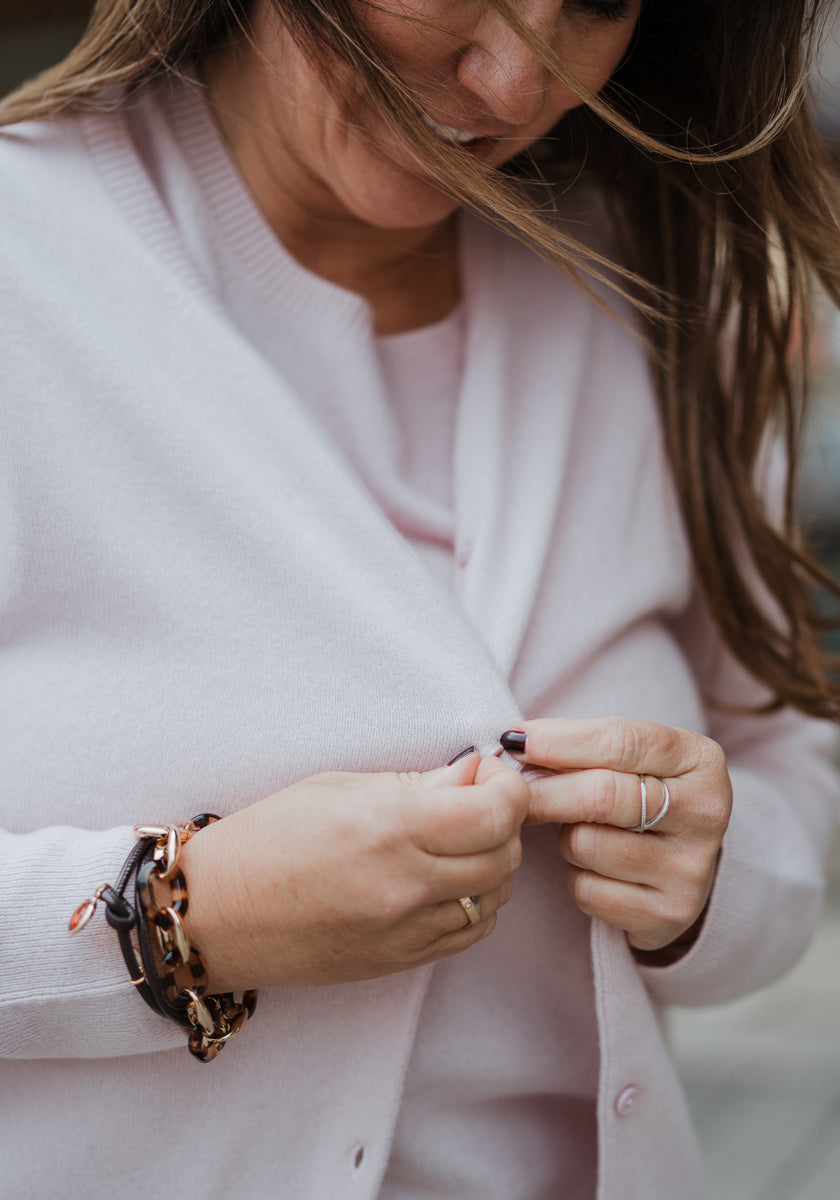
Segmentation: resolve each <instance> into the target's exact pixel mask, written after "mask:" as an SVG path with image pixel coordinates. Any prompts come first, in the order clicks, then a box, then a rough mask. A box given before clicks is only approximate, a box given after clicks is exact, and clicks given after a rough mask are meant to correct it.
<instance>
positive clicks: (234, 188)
mask: <svg viewBox="0 0 840 1200" xmlns="http://www.w3.org/2000/svg"><path fill="white" fill-rule="evenodd" d="M166 103H167V115H168V118H169V121H170V124H171V127H172V129H173V132H174V134H175V138H176V141H177V143H178V146H179V148H180V150H181V153H182V154H183V155H184V158H185V160H186V161H187V163H188V165H189V167H190V170H191V171H192V173H193V175H194V176H195V178H196V180H197V181H198V183H199V185H200V187H201V192H202V195H203V197H204V202H205V203H206V205H207V209H208V211H209V213H210V215H211V220H212V224H213V227H214V228H215V229H216V230H217V231H218V234H219V236H220V237H221V238H223V239H224V241H225V244H226V245H227V246H228V248H229V249H230V251H231V253H232V256H233V257H235V258H236V260H237V262H238V265H239V267H240V269H241V271H242V274H243V276H244V277H247V279H248V282H249V285H250V287H251V288H252V289H253V290H254V291H255V292H257V293H258V294H259V296H260V298H261V300H262V301H263V302H264V303H267V304H270V305H271V306H272V307H276V308H278V309H281V310H283V312H284V313H286V314H289V315H291V316H293V317H294V318H295V319H297V320H303V321H309V320H317V321H324V320H329V321H330V322H331V323H333V322H334V323H335V324H337V325H343V326H346V327H356V328H357V329H359V330H364V331H366V332H369V331H370V329H371V327H372V323H373V322H372V314H371V311H370V306H369V305H368V303H367V302H366V301H365V300H363V299H362V297H361V296H357V295H355V294H354V293H353V292H349V291H347V290H345V289H344V288H340V287H338V286H337V285H335V284H333V283H330V282H328V281H327V280H325V279H322V278H321V277H320V276H318V275H315V274H313V273H312V272H311V271H308V270H307V269H306V268H305V267H302V266H301V264H300V263H299V262H298V261H297V259H295V258H294V257H293V256H292V255H291V254H290V253H289V251H288V250H287V249H286V247H285V246H284V245H283V243H282V242H281V241H280V239H279V238H278V237H277V235H276V234H275V233H274V231H273V230H272V228H271V226H270V225H269V224H268V222H267V221H266V219H265V217H264V216H263V214H262V212H261V211H260V209H259V208H258V206H257V204H256V201H255V200H254V197H253V196H252V194H251V192H250V191H249V189H248V187H247V185H246V183H245V181H244V179H243V178H242V176H241V175H240V173H239V171H238V169H237V167H236V165H235V163H234V161H233V158H232V157H231V154H230V151H229V149H228V147H227V144H226V143H225V141H224V138H223V136H222V134H221V132H220V130H219V128H218V126H217V125H216V122H215V120H214V118H213V114H212V111H211V109H210V105H209V103H208V101H207V96H206V91H205V89H204V87H203V85H202V84H201V83H200V81H199V80H198V79H196V78H193V79H192V80H190V81H180V80H174V81H173V84H172V87H171V91H170V92H169V94H168V95H167V98H166Z"/></svg>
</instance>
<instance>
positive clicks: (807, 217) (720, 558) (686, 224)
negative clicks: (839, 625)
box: [0, 0, 840, 719]
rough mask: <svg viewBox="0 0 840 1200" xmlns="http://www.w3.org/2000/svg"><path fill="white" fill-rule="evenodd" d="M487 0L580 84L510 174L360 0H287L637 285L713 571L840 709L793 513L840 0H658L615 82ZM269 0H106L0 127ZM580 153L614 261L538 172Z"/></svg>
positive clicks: (198, 38) (467, 189)
mask: <svg viewBox="0 0 840 1200" xmlns="http://www.w3.org/2000/svg"><path fill="white" fill-rule="evenodd" d="M487 2H488V3H491V4H493V6H494V7H496V8H498V9H499V10H500V11H501V12H503V13H504V15H505V17H506V19H507V20H508V21H509V23H510V24H511V25H512V26H513V27H514V28H515V29H516V30H517V32H518V33H519V35H520V36H521V37H522V38H523V40H525V41H526V42H527V43H528V45H529V46H531V47H532V49H533V51H534V53H535V54H537V55H538V56H539V58H540V59H541V61H542V62H543V63H544V64H545V66H546V67H547V68H548V69H549V70H550V71H551V72H552V74H554V75H555V76H557V77H559V78H561V79H563V81H564V82H566V83H568V84H569V85H570V86H573V87H576V88H577V90H578V94H579V95H580V96H581V98H582V100H583V103H582V105H581V106H580V107H579V108H577V109H575V110H573V111H572V112H571V113H569V114H568V115H567V116H566V117H565V118H564V119H563V121H562V122H561V123H560V125H559V126H558V127H557V128H556V129H555V130H554V131H552V135H551V137H550V138H547V139H545V141H544V142H543V143H541V144H540V145H539V146H538V147H536V148H534V149H533V150H532V152H530V153H529V154H528V155H526V156H523V158H522V159H521V160H520V161H518V162H516V163H514V164H509V165H508V167H506V168H505V170H504V172H502V173H492V174H491V173H488V172H486V171H482V170H481V169H480V168H478V167H473V166H472V165H470V164H466V165H465V164H464V163H463V157H464V156H457V155H456V154H455V153H454V152H451V151H449V150H448V149H447V148H445V147H442V145H441V143H439V142H438V141H437V139H435V138H434V137H433V135H431V134H430V132H429V130H428V129H427V128H426V127H425V125H424V124H423V122H422V121H421V120H420V119H419V118H418V115H417V112H416V110H415V109H414V107H413V105H412V103H411V96H410V94H409V93H408V91H407V89H406V88H405V86H404V85H403V84H402V82H401V81H400V79H399V78H398V77H397V76H396V75H395V74H394V73H393V72H392V71H391V70H390V69H389V66H388V63H387V62H385V61H383V59H382V58H381V56H380V55H379V53H378V51H377V48H376V46H375V45H372V44H371V43H370V41H369V39H368V38H367V36H366V34H365V30H364V26H363V24H362V23H361V22H360V21H359V19H358V18H357V17H356V16H355V15H354V11H353V5H352V4H351V3H350V0H273V3H274V4H275V6H276V8H277V10H278V12H279V13H280V14H281V16H282V17H283V19H284V20H285V21H286V23H287V25H288V27H289V28H290V30H291V31H292V33H293V34H294V35H295V37H297V38H298V40H299V41H300V43H301V44H302V45H303V46H304V47H305V48H307V49H308V50H310V51H311V52H312V54H313V55H314V56H315V57H321V58H322V59H323V52H324V51H326V52H327V55H328V56H331V55H337V56H338V57H339V58H340V59H341V60H343V61H344V62H345V63H347V64H348V65H349V66H350V67H352V69H353V71H354V72H355V74H356V75H357V77H358V78H359V80H360V82H361V83H362V84H363V86H364V87H365V88H366V90H367V92H368V93H369V95H370V96H371V97H372V99H373V100H374V102H375V103H376V104H377V106H378V107H379V109H380V111H382V112H383V114H384V115H385V116H386V118H387V119H388V120H389V122H390V123H391V124H392V126H394V127H395V128H397V129H399V130H401V131H402V132H403V134H404V136H405V137H406V138H407V139H408V140H409V142H410V144H412V145H414V146H415V147H417V148H418V151H422V153H423V155H424V160H425V161H426V162H428V161H431V162H432V163H433V164H434V169H435V170H436V172H437V174H438V178H439V180H440V183H441V186H442V187H444V188H446V189H447V190H448V191H449V192H450V193H451V194H452V195H454V196H456V197H457V198H458V199H459V200H461V201H464V202H466V203H469V204H471V205H472V206H473V207H474V208H477V209H478V210H479V211H481V212H483V213H484V214H485V215H487V216H489V217H490V218H491V219H494V220H496V221H497V222H499V223H500V224H502V225H503V226H504V227H505V228H506V229H507V231H508V232H510V233H512V234H513V235H514V236H519V237H521V238H522V239H523V240H525V241H527V242H528V243H529V244H530V245H531V246H532V247H533V248H534V249H535V250H536V251H537V252H538V253H540V254H542V255H543V256H544V257H546V258H547V259H549V260H550V261H552V262H554V263H555V264H556V265H557V266H558V267H560V269H562V270H563V271H564V272H566V273H567V274H570V275H572V276H573V277H574V278H575V279H576V280H577V281H578V282H580V283H581V284H582V286H586V283H585V278H584V277H585V276H586V275H588V276H589V277H592V276H595V277H596V278H598V279H603V280H605V281H606V282H608V283H609V284H610V285H611V286H613V287H615V288H617V289H618V290H620V291H622V292H623V293H624V294H629V295H630V296H631V298H632V299H633V301H634V303H635V304H636V307H637V308H638V309H639V311H640V313H641V317H642V321H643V325H644V329H645V333H646V339H647V344H648V346H649V351H650V359H651V363H652V368H653V372H654V378H655V381H656V386H657V392H658V396H659V402H660V408H661V413H662V421H663V427H664V433H665V439H666V444H667V447H668V452H669V454H670V458H671V462H672V464H673V469H674V478H675V481H676V485H677V488H678V492H679V495H680V501H681V506H682V512H683V518H684V521H685V525H686V529H687V532H688V537H689V540H690V543H691V547H692V551H693V555H694V561H695V566H696V571H697V575H698V578H699V580H700V583H701V586H702V588H703V591H704V593H705V596H706V599H707V602H708V604H709V607H710V610H711V612H712V615H713V616H714V618H715V620H716V621H717V623H718V626H719V627H720V630H721V633H722V636H723V638H724V640H725V642H726V644H727V645H728V646H729V648H730V650H731V651H732V652H733V653H734V654H735V656H736V657H737V658H738V659H739V660H740V661H741V662H742V663H743V664H744V665H745V666H746V667H747V668H748V670H749V671H751V673H752V674H753V675H754V676H755V677H756V678H757V679H758V680H760V681H761V682H763V683H764V684H765V685H766V687H767V688H768V692H769V694H770V696H772V697H773V699H774V701H775V703H777V704H780V703H785V704H791V705H794V706H795V707H797V708H799V709H801V710H803V711H804V712H808V713H811V714H814V715H819V716H827V717H831V718H833V719H837V717H838V712H840V707H839V705H838V702H839V701H840V686H838V685H837V684H835V683H834V682H833V681H832V680H831V678H830V676H829V674H828V667H829V665H830V664H829V663H828V662H827V661H826V658H825V656H824V654H823V651H822V649H821V631H822V629H823V627H824V625H825V621H823V620H821V619H820V617H819V615H818V612H817V610H816V607H815V603H814V600H813V588H814V586H815V585H817V586H820V587H822V588H823V589H825V590H826V591H828V592H829V593H830V594H831V595H832V596H834V597H835V598H836V599H840V585H838V584H837V583H836V582H835V581H834V580H833V579H832V578H831V577H830V575H828V574H827V572H826V571H825V570H824V569H823V568H822V567H821V566H820V565H819V563H818V562H817V561H816V560H815V559H814V558H813V557H812V556H811V555H810V554H809V553H808V552H807V550H806V549H805V548H804V546H803V545H802V543H801V541H800V539H799V537H798V535H797V533H796V530H795V526H794V518H793V489H794V481H795V467H796V463H797V458H798V448H799V440H800V432H801V426H802V413H803V398H804V395H805V391H806V388H805V384H806V378H805V376H806V370H805V367H806V361H807V330H808V320H809V314H810V313H811V309H812V290H813V286H814V282H815V281H817V282H818V283H819V284H820V285H821V286H822V288H823V289H824V291H825V292H826V293H827V295H828V296H829V297H830V298H831V300H832V301H833V302H834V303H836V304H840V225H838V213H840V204H838V193H837V188H836V185H835V179H834V170H833V164H832V162H831V159H830V157H829V155H828V152H827V150H826V148H825V145H824V143H823V140H822V139H821V137H820V136H819V135H818V133H817V131H816V129H815V126H814V123H813V118H812V115H811V113H810V112H809V109H808V105H807V82H808V78H809V72H810V70H811V67H812V64H813V60H814V54H815V50H816V48H817V41H818V36H819V32H820V29H821V23H822V21H823V19H824V18H825V16H826V14H827V11H828V9H829V8H830V0H750V3H749V5H738V4H733V3H732V2H731V0H645V3H644V6H643V10H642V14H641V17H640V19H639V22H638V26H637V29H636V33H635V36H634V39H633V44H632V46H631V48H630V51H629V52H628V54H627V55H626V57H625V60H624V62H623V63H622V64H621V66H620V67H619V69H618V71H617V72H616V73H615V75H614V76H613V78H612V80H611V81H610V83H609V84H608V86H607V88H606V89H605V90H604V92H603V93H602V94H601V95H600V96H594V95H592V94H590V93H587V92H586V91H585V89H582V88H580V86H579V85H577V84H576V82H575V81H574V80H573V79H571V78H570V77H569V75H568V73H567V72H566V71H564V69H563V66H562V64H561V63H560V62H559V61H558V60H557V58H556V56H555V55H554V54H553V53H552V51H551V49H550V47H548V46H547V45H545V44H543V43H541V42H540V41H538V40H537V39H535V38H534V37H533V35H532V34H531V32H530V31H529V30H528V28H527V27H526V26H524V25H523V24H522V22H521V21H519V19H518V18H517V17H516V14H515V13H514V11H513V10H512V9H511V8H509V7H508V4H507V3H506V0H487ZM249 3H250V0H98V2H97V4H96V6H95V8H94V12H93V17H92V19H91V23H90V26H89V28H88V31H87V33H86V34H85V36H84V37H83V39H82V40H81V42H80V43H79V45H78V46H77V47H76V49H75V50H74V51H73V52H72V53H71V54H70V56H69V57H68V58H67V59H66V60H65V61H64V62H63V63H60V64H59V65H58V66H57V67H54V68H52V69H51V70H49V71H47V72H45V73H44V74H43V75H42V76H40V77H39V78H37V79H35V80H33V81H32V82H30V83H28V84H26V85H24V87H22V88H20V89H19V90H18V91H17V92H15V93H13V94H12V95H11V96H10V97H8V98H7V99H6V100H5V101H4V102H3V103H2V104H0V124H9V123H12V122H16V121H20V120H25V119H37V118H42V117H48V116H53V115H55V114H57V113H59V112H61V111H63V110H66V109H68V108H73V107H79V106H84V105H88V104H91V103H96V102H97V101H98V100H99V99H100V98H101V97H102V96H103V94H104V93H106V92H108V91H109V90H110V89H112V88H114V87H115V86H116V85H132V84H136V83H139V82H141V81H143V80H146V79H149V78H151V77H153V76H155V75H159V74H162V73H165V72H178V71H181V70H182V69H183V68H184V67H186V66H188V65H191V64H193V63H195V62H197V61H200V60H201V58H202V57H203V56H204V55H205V54H206V53H207V52H208V51H209V50H210V49H212V47H213V45H214V44H216V43H217V42H218V41H219V40H220V39H222V38H225V37H229V36H238V35H239V33H241V35H242V36H246V35H247V10H248V7H249ZM237 31H239V33H238V32H237ZM581 148H583V152H582V150H581ZM584 170H585V171H586V172H587V174H588V175H589V176H590V177H591V178H593V179H594V180H595V181H597V182H598V183H599V184H600V186H601V188H602V191H603V194H604V196H605V197H606V200H607V202H608V204H609V207H610V209H611V214H612V218H613V226H614V230H615V237H616V247H617V252H616V255H615V259H614V261H610V260H609V259H606V258H604V257H602V256H601V255H600V254H599V253H597V252H596V251H594V250H593V249H592V248H591V247H587V246H586V245H583V244H581V243H580V242H579V241H578V240H577V239H575V238H574V237H573V236H571V234H570V233H569V231H568V229H566V228H565V227H564V226H563V225H562V223H558V221H557V220H555V219H553V216H552V213H551V212H549V211H545V208H544V207H542V210H541V206H538V205H535V204H534V199H533V193H529V192H528V191H527V190H525V191H523V188H522V182H523V181H525V183H528V182H529V181H533V180H534V179H538V180H539V181H540V182H541V184H545V183H547V184H550V185H562V184H563V183H564V182H565V181H568V180H569V179H573V178H575V177H576V176H577V174H578V173H580V172H581V171H584ZM796 345H798V346H799V347H800V348H799V350H798V351H797V350H795V349H794V346H796ZM774 434H779V435H780V437H781V440H782V441H783V442H784V445H785V447H786V450H787V455H788V472H787V487H786V491H785V496H784V513H783V518H782V520H781V521H779V519H778V514H775V515H774V516H772V517H771V515H770V514H769V513H768V511H767V508H766V504H765V500H764V498H763V495H762V491H761V488H760V487H759V486H758V482H757V471H758V464H759V459H760V457H761V454H762V449H763V448H766V446H767V443H768V440H769V439H770V438H771V437H772V436H773V435H774ZM717 699H719V700H722V701H725V699H726V698H725V697H718V698H717Z"/></svg>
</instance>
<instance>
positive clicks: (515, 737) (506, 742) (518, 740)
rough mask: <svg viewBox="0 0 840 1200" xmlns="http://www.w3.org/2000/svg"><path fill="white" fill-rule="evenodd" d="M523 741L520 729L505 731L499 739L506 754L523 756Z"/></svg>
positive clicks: (523, 737) (523, 735)
mask: <svg viewBox="0 0 840 1200" xmlns="http://www.w3.org/2000/svg"><path fill="white" fill-rule="evenodd" d="M525 740H526V739H525V734H524V733H523V732H522V730H521V729H507V730H506V731H505V732H504V733H503V734H502V736H501V737H500V738H499V741H500V742H501V743H502V747H503V748H504V749H505V750H507V752H508V754H524V753H525Z"/></svg>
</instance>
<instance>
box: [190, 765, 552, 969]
mask: <svg viewBox="0 0 840 1200" xmlns="http://www.w3.org/2000/svg"><path fill="white" fill-rule="evenodd" d="M529 800H530V792H529V789H528V785H527V784H526V783H525V781H524V780H523V779H522V777H521V776H520V775H519V774H518V773H517V772H516V771H514V770H513V769H512V768H511V767H507V766H505V765H504V764H503V763H501V762H500V761H499V760H498V759H496V758H486V759H481V758H480V757H479V755H478V754H472V755H470V756H469V757H467V758H463V759H460V760H459V761H458V762H456V763H454V764H453V765H452V766H450V767H442V768H440V769H438V770H436V771H429V772H426V773H425V774H419V773H411V774H384V773H383V774H370V775H362V774H350V773H344V774H342V773H337V772H331V773H329V774H324V775H315V776H312V777H311V778H309V779H304V780H302V781H301V782H300V783H296V784H294V785H293V786H291V787H288V788H284V789H283V791H280V792H276V793H275V794H274V795H272V796H268V797H267V798H266V799H264V800H261V801H259V802H258V803H257V804H254V805H252V806H250V807H249V808H245V809H241V810H240V811H238V812H236V813H233V814H232V815H231V816H229V817H226V818H225V819H224V820H223V821H219V822H217V823H216V824H213V825H210V826H208V827H207V828H206V829H204V830H202V831H201V833H200V834H198V835H196V836H195V837H194V838H192V839H191V840H190V841H189V842H188V843H187V844H186V845H185V846H184V848H183V851H182V857H181V862H182V865H183V868H184V874H185V877H186V879H187V884H188V887H189V897H190V900H189V913H188V917H187V929H188V932H189V935H190V938H191V939H192V940H194V942H195V944H196V946H198V947H199V949H200V951H201V954H202V957H203V958H204V960H205V962H206V964H207V967H208V971H209V974H210V988H211V991H213V992H226V991H239V990H242V989H245V988H259V987H272V986H276V987H302V986H311V985H319V984H332V983H342V982H346V981H348V980H354V979H373V978H376V977H378V976H381V975H389V974H391V973H393V972H395V971H404V970H407V969H409V968H411V967H419V966H422V965H423V964H425V963H431V962H434V961H436V960H437V959H439V958H444V957H445V956H447V955H450V954H457V953H459V952H460V951H461V950H466V949H467V947H469V946H471V945H473V943H474V942H477V941H479V940H480V939H481V938H484V937H486V936H487V935H488V934H489V933H491V932H492V930H493V927H494V926H495V923H496V911H497V909H498V908H499V907H500V906H501V905H502V904H505V903H507V901H508V900H509V899H510V896H511V893H512V891H513V874H514V872H515V871H516V870H517V868H518V866H519V863H520V861H521V856H522V846H521V842H520V827H521V825H522V822H523V821H524V819H525V816H526V814H527V812H528V805H529ZM466 896H480V898H481V904H480V912H481V919H480V921H479V922H478V923H477V924H475V925H470V924H469V923H468V919H467V916H466V914H465V912H464V909H463V908H462V907H461V905H460V904H459V903H458V901H459V898H460V897H466Z"/></svg>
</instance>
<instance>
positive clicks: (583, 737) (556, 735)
mask: <svg viewBox="0 0 840 1200" xmlns="http://www.w3.org/2000/svg"><path fill="white" fill-rule="evenodd" d="M519 729H520V730H521V731H522V732H523V733H524V734H525V749H524V750H523V751H522V752H521V753H519V752H516V757H517V758H520V759H523V760H524V761H526V762H528V763H531V764H533V765H534V766H538V767H548V768H549V769H550V770H553V771H564V770H570V769H572V770H574V769H581V768H589V767H607V768H609V769H611V770H613V771H620V772H626V773H629V774H641V773H644V774H648V775H660V776H667V777H669V778H673V777H674V776H678V775H683V774H685V773H686V772H687V771H692V770H695V769H696V768H697V767H698V766H699V765H700V764H701V763H702V762H703V761H704V757H705V754H706V748H705V743H706V742H707V741H708V739H706V738H702V737H701V736H700V735H699V734H696V733H692V732H691V731H690V730H688V729H672V728H670V727H669V726H667V725H656V724H654V722H653V721H636V720H631V719H630V718H628V717H596V718H592V719H585V720H571V719H566V718H559V717H558V718H547V719H540V720H536V721H526V722H524V723H523V724H522V725H520V726H519ZM503 737H504V735H503Z"/></svg>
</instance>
